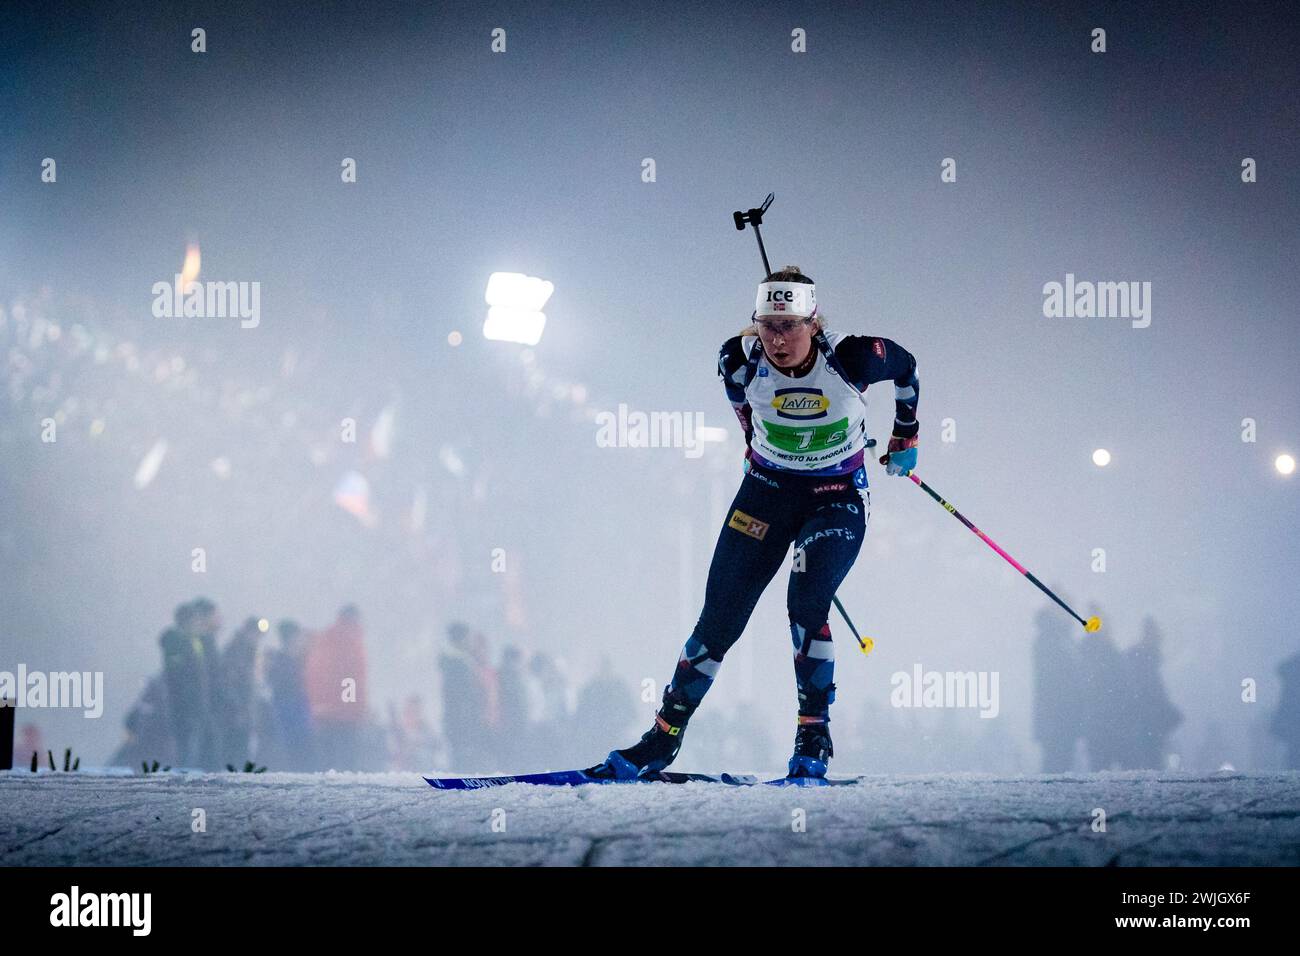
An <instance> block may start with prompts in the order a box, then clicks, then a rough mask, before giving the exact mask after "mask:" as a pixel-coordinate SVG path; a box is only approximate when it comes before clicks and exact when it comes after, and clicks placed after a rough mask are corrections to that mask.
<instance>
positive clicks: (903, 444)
mask: <svg viewBox="0 0 1300 956" xmlns="http://www.w3.org/2000/svg"><path fill="white" fill-rule="evenodd" d="M916 442H917V436H915V435H913V436H912V437H911V438H899V437H898V436H897V435H894V436H892V437H891V438H890V439H889V451H888V452H886V453H885V454H883V455H881V456H880V463H881V464H882V465H884V466H885V474H887V475H906V474H907V473H908V472H910V471H914V470H915V469H916Z"/></svg>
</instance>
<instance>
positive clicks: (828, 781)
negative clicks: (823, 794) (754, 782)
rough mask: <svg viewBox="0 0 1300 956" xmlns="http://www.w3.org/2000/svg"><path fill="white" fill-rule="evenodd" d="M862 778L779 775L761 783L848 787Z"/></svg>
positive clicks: (783, 785)
mask: <svg viewBox="0 0 1300 956" xmlns="http://www.w3.org/2000/svg"><path fill="white" fill-rule="evenodd" d="M862 780H863V778H862V777H847V778H845V777H781V778H780V779H779V780H764V781H763V783H764V784H765V785H766V786H769V787H848V786H852V785H853V784H856V783H861V782H862Z"/></svg>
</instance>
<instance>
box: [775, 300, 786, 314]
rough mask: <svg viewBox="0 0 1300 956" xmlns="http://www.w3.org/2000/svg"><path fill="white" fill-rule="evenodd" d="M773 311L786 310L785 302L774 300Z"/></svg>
mask: <svg viewBox="0 0 1300 956" xmlns="http://www.w3.org/2000/svg"><path fill="white" fill-rule="evenodd" d="M772 311H773V312H784V311H785V303H784V302H773V303H772Z"/></svg>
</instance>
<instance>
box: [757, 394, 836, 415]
mask: <svg viewBox="0 0 1300 956" xmlns="http://www.w3.org/2000/svg"><path fill="white" fill-rule="evenodd" d="M830 405H831V400H830V399H829V398H827V397H826V396H825V395H823V394H822V390H821V389H820V388H778V389H777V390H776V396H775V397H774V398H773V399H772V407H773V408H775V409H776V413H777V414H778V415H780V416H781V417H782V418H825V417H826V410H827V409H828V408H830Z"/></svg>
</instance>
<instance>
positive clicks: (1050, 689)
mask: <svg viewBox="0 0 1300 956" xmlns="http://www.w3.org/2000/svg"><path fill="white" fill-rule="evenodd" d="M1077 630H1078V629H1077V628H1075V627H1074V626H1073V624H1072V623H1071V622H1070V621H1069V620H1068V619H1067V618H1065V617H1064V616H1063V615H1061V614H1059V613H1057V612H1056V611H1055V609H1044V610H1042V611H1040V612H1039V615H1038V636H1037V638H1036V639H1035V641H1034V649H1033V661H1034V739H1035V740H1037V741H1038V743H1039V745H1040V746H1041V748H1042V755H1043V759H1042V770H1043V772H1045V773H1062V772H1065V771H1069V770H1072V769H1080V770H1164V769H1170V768H1171V767H1173V758H1172V756H1171V755H1172V748H1171V746H1170V735H1171V734H1173V732H1174V730H1175V729H1176V728H1177V727H1178V726H1179V725H1180V724H1181V723H1182V722H1183V714H1182V712H1181V711H1180V710H1179V709H1178V708H1177V707H1176V706H1175V705H1174V703H1173V701H1172V700H1170V698H1169V692H1168V690H1167V689H1166V688H1165V682H1164V678H1163V677H1162V676H1161V674H1160V663H1161V654H1160V645H1161V641H1162V636H1161V633H1160V629H1159V627H1157V625H1156V623H1155V621H1153V620H1151V619H1150V618H1148V619H1147V620H1146V622H1145V623H1144V625H1143V631H1142V638H1141V640H1139V641H1138V642H1137V643H1136V644H1134V645H1133V646H1131V647H1129V648H1126V649H1125V650H1122V651H1121V650H1120V649H1119V648H1118V647H1117V646H1116V644H1115V642H1114V640H1113V639H1112V638H1111V635H1110V632H1109V631H1104V630H1103V631H1100V632H1097V633H1095V634H1089V635H1088V636H1087V637H1086V638H1084V639H1080V638H1078V637H1077V636H1076V632H1077ZM1076 764H1082V766H1076Z"/></svg>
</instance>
